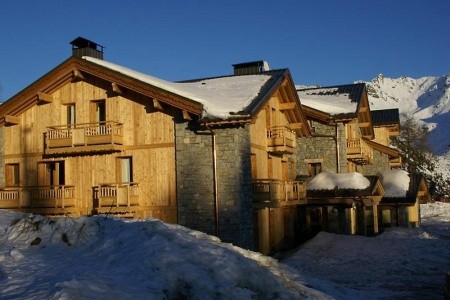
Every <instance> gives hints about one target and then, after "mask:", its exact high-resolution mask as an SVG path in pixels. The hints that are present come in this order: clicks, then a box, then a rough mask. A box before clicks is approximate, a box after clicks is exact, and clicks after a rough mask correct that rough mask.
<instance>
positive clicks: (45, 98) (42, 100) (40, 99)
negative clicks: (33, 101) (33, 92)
mask: <svg viewBox="0 0 450 300" xmlns="http://www.w3.org/2000/svg"><path fill="white" fill-rule="evenodd" d="M52 102H53V96H52V95H50V94H47V93H38V95H37V103H38V104H39V105H41V104H47V103H52Z"/></svg>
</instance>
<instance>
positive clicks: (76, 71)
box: [73, 69, 86, 80]
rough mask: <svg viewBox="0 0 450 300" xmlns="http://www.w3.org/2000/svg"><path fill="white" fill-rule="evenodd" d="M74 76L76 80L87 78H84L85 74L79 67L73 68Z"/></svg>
mask: <svg viewBox="0 0 450 300" xmlns="http://www.w3.org/2000/svg"><path fill="white" fill-rule="evenodd" d="M73 77H74V78H75V79H76V80H85V79H86V78H84V76H83V74H81V72H80V71H79V70H77V69H75V70H73Z"/></svg>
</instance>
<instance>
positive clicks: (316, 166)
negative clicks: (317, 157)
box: [308, 162, 322, 177]
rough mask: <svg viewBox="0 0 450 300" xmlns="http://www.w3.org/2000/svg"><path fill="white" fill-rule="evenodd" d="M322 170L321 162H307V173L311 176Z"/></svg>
mask: <svg viewBox="0 0 450 300" xmlns="http://www.w3.org/2000/svg"><path fill="white" fill-rule="evenodd" d="M320 172H322V163H320V162H316V163H309V164H308V175H309V176H311V177H313V176H316V175H317V174H319V173H320Z"/></svg>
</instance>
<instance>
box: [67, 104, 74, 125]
mask: <svg viewBox="0 0 450 300" xmlns="http://www.w3.org/2000/svg"><path fill="white" fill-rule="evenodd" d="M66 113H67V120H66V121H67V125H74V124H76V110H75V104H69V105H67V106H66Z"/></svg>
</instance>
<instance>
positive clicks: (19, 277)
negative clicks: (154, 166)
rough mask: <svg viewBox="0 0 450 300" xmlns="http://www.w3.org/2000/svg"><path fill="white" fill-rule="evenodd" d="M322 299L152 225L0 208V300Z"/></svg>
mask: <svg viewBox="0 0 450 300" xmlns="http://www.w3.org/2000/svg"><path fill="white" fill-rule="evenodd" d="M305 298H313V299H327V297H326V296H324V295H323V294H322V293H320V292H317V291H314V290H312V289H310V288H307V287H306V286H304V285H303V284H302V279H301V277H300V276H299V275H297V274H296V273H295V272H293V270H291V269H290V268H289V267H287V266H285V265H282V264H279V263H278V262H277V261H276V260H275V259H272V258H270V257H266V256H263V255H261V254H259V253H255V252H251V251H246V250H243V249H241V248H238V247H234V246H232V245H230V244H225V243H221V242H220V241H219V239H218V238H216V237H213V236H209V235H206V234H203V233H200V232H197V231H193V230H189V229H186V228H184V227H182V226H177V225H167V224H164V223H162V222H160V221H158V220H151V219H150V220H145V221H130V220H124V219H115V218H109V217H102V216H95V217H82V218H61V219H58V220H50V219H47V218H44V217H41V216H33V215H20V214H16V213H12V212H8V211H5V210H0V299H305Z"/></svg>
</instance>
